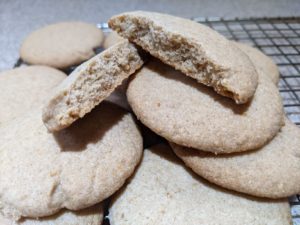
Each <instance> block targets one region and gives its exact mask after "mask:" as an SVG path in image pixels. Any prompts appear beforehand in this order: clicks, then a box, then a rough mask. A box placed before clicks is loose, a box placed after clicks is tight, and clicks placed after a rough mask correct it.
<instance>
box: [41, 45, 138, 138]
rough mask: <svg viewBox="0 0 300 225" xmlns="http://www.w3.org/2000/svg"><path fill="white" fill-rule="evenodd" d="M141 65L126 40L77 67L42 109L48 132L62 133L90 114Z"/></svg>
mask: <svg viewBox="0 0 300 225" xmlns="http://www.w3.org/2000/svg"><path fill="white" fill-rule="evenodd" d="M143 63H144V60H143V57H142V54H141V52H140V51H139V50H138V49H137V48H136V47H135V45H134V44H131V43H129V42H128V41H127V40H126V41H122V42H120V43H118V44H116V45H114V46H112V47H111V48H109V49H107V50H105V51H103V52H102V53H100V54H98V55H96V56H95V57H93V58H91V59H90V60H88V61H86V62H85V63H83V64H82V65H80V66H79V67H77V68H76V69H75V70H74V71H73V72H72V73H71V74H70V75H69V77H67V78H66V79H65V80H64V81H63V82H62V83H61V84H60V85H59V86H58V87H57V89H56V90H55V92H54V94H53V95H52V96H51V97H50V99H49V101H48V102H47V104H46V105H45V106H44V108H43V121H44V124H45V126H46V127H47V129H48V130H49V131H50V132H54V131H59V130H62V129H64V128H66V127H68V126H70V125H71V124H72V123H73V122H74V121H76V120H77V119H79V118H82V117H83V116H84V115H85V114H87V113H89V112H90V111H91V110H92V109H93V108H94V107H95V106H96V105H98V104H99V103H100V102H101V101H103V100H104V99H105V98H106V97H108V96H109V95H110V94H111V93H112V92H113V91H114V90H115V88H116V87H117V86H119V85H120V84H121V83H122V81H123V80H125V79H126V78H128V77H129V76H130V75H131V74H133V73H134V72H135V71H136V70H138V69H139V68H140V67H141V66H142V65H143Z"/></svg>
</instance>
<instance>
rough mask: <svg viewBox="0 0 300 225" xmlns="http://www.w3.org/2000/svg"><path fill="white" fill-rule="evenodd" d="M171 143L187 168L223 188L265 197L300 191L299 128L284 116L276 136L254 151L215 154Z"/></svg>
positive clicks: (286, 194)
mask: <svg viewBox="0 0 300 225" xmlns="http://www.w3.org/2000/svg"><path fill="white" fill-rule="evenodd" d="M171 146H172V148H173V149H174V151H175V153H176V154H177V156H178V157H180V158H181V159H182V160H183V161H184V162H185V164H186V165H187V166H188V167H190V168H191V169H192V170H194V171H195V172H196V173H197V174H199V175H200V176H202V177H204V178H205V179H207V180H209V181H210V182H213V183H215V184H218V185H220V186H222V187H224V188H228V189H231V190H235V191H238V192H243V193H247V194H250V195H254V196H259V197H267V198H283V197H288V196H291V195H294V194H298V193H300V129H299V128H298V127H297V126H296V125H294V124H293V123H292V122H290V121H289V120H287V119H286V122H285V126H284V127H283V128H282V129H281V131H280V132H279V133H278V134H277V135H276V137H275V138H274V139H273V140H272V141H270V142H269V143H268V144H267V145H265V146H264V147H262V148H261V149H259V150H256V151H251V152H245V153H237V154H232V155H226V156H224V155H218V156H216V155H214V154H211V153H205V152H201V151H196V150H193V149H188V148H184V147H181V146H179V145H175V144H171Z"/></svg>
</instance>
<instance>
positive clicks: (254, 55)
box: [233, 42, 280, 85]
mask: <svg viewBox="0 0 300 225" xmlns="http://www.w3.org/2000/svg"><path fill="white" fill-rule="evenodd" d="M233 43H234V44H235V45H236V46H237V47H239V49H241V50H242V51H243V52H244V53H246V54H247V55H248V57H249V58H250V59H251V61H252V62H253V64H254V66H255V68H256V70H257V72H259V70H261V71H262V73H264V74H266V75H268V76H270V78H271V80H272V81H273V82H274V84H276V85H277V84H278V82H279V78H280V77H279V70H278V67H277V66H276V64H275V63H274V61H273V60H272V58H270V57H269V56H267V55H265V54H264V53H263V52H261V51H260V50H258V49H257V48H254V47H251V46H249V45H247V44H243V43H239V42H233Z"/></svg>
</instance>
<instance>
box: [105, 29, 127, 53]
mask: <svg viewBox="0 0 300 225" xmlns="http://www.w3.org/2000/svg"><path fill="white" fill-rule="evenodd" d="M122 41H124V38H122V37H121V36H120V35H118V33H117V32H115V31H112V32H110V33H109V34H108V35H107V37H105V40H104V43H103V47H104V48H105V49H106V48H109V47H111V46H113V45H115V44H117V43H119V42H122Z"/></svg>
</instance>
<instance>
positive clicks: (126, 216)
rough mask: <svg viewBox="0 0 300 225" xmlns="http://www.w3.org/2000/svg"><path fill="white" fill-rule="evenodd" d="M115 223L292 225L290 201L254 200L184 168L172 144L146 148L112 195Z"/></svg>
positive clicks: (111, 218) (146, 224) (112, 218)
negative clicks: (134, 169) (124, 184)
mask: <svg viewBox="0 0 300 225" xmlns="http://www.w3.org/2000/svg"><path fill="white" fill-rule="evenodd" d="M109 219H110V223H111V225H120V224H122V225H133V224H138V225H149V224H151V225H152V224H155V225H170V224H172V225H186V224H188V225H220V224H222V225H267V224H268V225H271V224H272V225H290V224H291V215H290V208H289V204H288V201H287V199H282V200H279V201H272V200H267V199H258V198H251V197H248V196H246V195H241V194H238V193H234V192H229V191H226V190H224V189H221V188H219V187H217V186H215V185H213V184H210V183H207V182H205V181H204V180H202V179H200V178H198V177H197V176H195V174H193V173H192V172H190V171H189V170H188V169H186V168H185V167H184V166H183V165H182V164H181V162H180V161H179V160H178V159H177V157H176V156H175V155H174V154H173V153H172V151H171V150H170V148H169V147H168V146H164V145H157V146H153V147H151V148H150V149H149V150H145V152H144V157H143V160H142V162H141V163H140V165H139V167H138V168H137V170H136V173H135V175H134V176H133V177H132V178H131V180H130V181H129V182H128V185H127V186H126V187H124V188H123V189H121V191H119V193H118V194H117V195H115V196H114V198H113V201H112V206H111V207H110V210H109Z"/></svg>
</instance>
